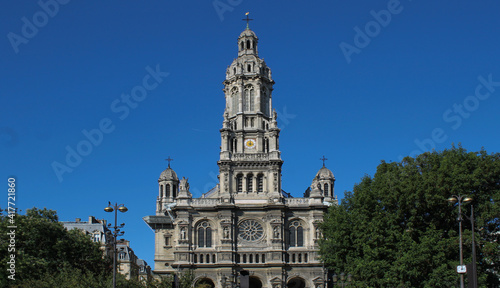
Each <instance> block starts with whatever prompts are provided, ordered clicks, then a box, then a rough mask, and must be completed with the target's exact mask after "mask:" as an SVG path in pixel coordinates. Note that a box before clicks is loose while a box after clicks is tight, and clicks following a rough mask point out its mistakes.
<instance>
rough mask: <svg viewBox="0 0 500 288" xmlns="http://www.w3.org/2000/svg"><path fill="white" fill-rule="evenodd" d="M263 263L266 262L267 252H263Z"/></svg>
mask: <svg viewBox="0 0 500 288" xmlns="http://www.w3.org/2000/svg"><path fill="white" fill-rule="evenodd" d="M262 263H266V254H262Z"/></svg>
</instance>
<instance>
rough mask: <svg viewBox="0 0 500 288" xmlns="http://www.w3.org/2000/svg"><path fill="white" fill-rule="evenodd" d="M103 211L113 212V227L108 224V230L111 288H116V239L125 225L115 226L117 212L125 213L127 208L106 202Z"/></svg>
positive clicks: (121, 233)
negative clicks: (110, 253)
mask: <svg viewBox="0 0 500 288" xmlns="http://www.w3.org/2000/svg"><path fill="white" fill-rule="evenodd" d="M104 211H106V212H113V211H115V226H111V223H109V224H108V228H113V232H112V233H111V234H112V236H113V243H112V244H113V288H116V237H118V236H122V235H123V234H124V233H125V232H123V231H120V229H121V228H123V226H125V223H122V224H120V226H118V225H117V219H118V213H117V212H118V211H120V212H122V213H125V212H127V211H128V209H127V207H125V205H124V204H118V203H115V204H114V205H111V202H108V207H106V208H104Z"/></svg>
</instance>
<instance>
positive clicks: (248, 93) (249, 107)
mask: <svg viewBox="0 0 500 288" xmlns="http://www.w3.org/2000/svg"><path fill="white" fill-rule="evenodd" d="M254 98H255V97H254V90H253V86H252V85H248V86H246V87H245V91H244V102H243V104H244V107H243V108H244V109H243V110H244V111H253V105H254Z"/></svg>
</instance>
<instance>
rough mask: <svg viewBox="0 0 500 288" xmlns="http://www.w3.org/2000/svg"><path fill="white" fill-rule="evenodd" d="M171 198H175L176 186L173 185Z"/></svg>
mask: <svg viewBox="0 0 500 288" xmlns="http://www.w3.org/2000/svg"><path fill="white" fill-rule="evenodd" d="M172 197H174V198H175V197H177V186H175V185H173V186H172Z"/></svg>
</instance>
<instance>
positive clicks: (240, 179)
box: [236, 174, 243, 192]
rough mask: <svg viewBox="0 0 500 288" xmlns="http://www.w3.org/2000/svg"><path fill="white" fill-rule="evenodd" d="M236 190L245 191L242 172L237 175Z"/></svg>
mask: <svg viewBox="0 0 500 288" xmlns="http://www.w3.org/2000/svg"><path fill="white" fill-rule="evenodd" d="M236 191H237V192H243V175H242V174H238V176H236Z"/></svg>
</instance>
